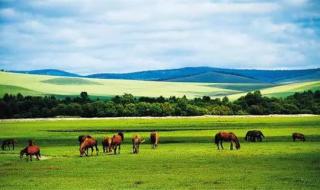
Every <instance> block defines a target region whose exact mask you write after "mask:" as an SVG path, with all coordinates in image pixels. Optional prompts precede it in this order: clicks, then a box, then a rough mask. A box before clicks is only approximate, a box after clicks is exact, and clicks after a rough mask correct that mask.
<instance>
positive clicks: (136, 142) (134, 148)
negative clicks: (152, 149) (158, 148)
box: [132, 135, 145, 154]
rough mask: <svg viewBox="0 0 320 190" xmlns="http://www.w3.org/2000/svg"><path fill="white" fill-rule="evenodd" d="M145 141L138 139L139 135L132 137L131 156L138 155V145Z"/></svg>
mask: <svg viewBox="0 0 320 190" xmlns="http://www.w3.org/2000/svg"><path fill="white" fill-rule="evenodd" d="M144 141H145V140H144V139H142V138H141V137H140V135H134V136H133V137H132V152H133V154H138V153H139V147H140V144H141V143H143V142H144Z"/></svg>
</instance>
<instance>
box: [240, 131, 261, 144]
mask: <svg viewBox="0 0 320 190" xmlns="http://www.w3.org/2000/svg"><path fill="white" fill-rule="evenodd" d="M262 138H265V137H264V135H263V133H262V132H261V131H259V130H252V131H248V132H247V134H246V137H245V138H244V139H245V140H246V141H251V142H256V141H260V142H261V141H262Z"/></svg>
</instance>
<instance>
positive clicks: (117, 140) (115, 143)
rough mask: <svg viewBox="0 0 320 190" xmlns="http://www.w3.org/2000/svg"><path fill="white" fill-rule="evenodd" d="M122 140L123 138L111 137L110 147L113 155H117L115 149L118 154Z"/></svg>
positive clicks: (118, 136)
mask: <svg viewBox="0 0 320 190" xmlns="http://www.w3.org/2000/svg"><path fill="white" fill-rule="evenodd" d="M122 139H123V138H122V137H121V136H120V135H113V137H112V141H111V146H112V149H113V151H114V154H117V148H118V150H119V151H118V153H119V154H120V149H121V143H122Z"/></svg>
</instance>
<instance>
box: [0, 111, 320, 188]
mask: <svg viewBox="0 0 320 190" xmlns="http://www.w3.org/2000/svg"><path fill="white" fill-rule="evenodd" d="M250 129H260V130H262V131H263V132H264V134H265V136H266V139H265V141H264V142H261V143H260V142H259V143H248V142H244V141H243V137H244V135H245V133H246V131H247V130H250ZM118 130H123V131H125V142H124V144H123V146H122V149H121V154H120V155H116V156H115V155H112V154H103V153H101V152H102V148H101V146H100V147H99V148H100V154H99V156H90V157H83V158H80V157H79V150H78V142H77V136H78V135H81V134H91V135H93V136H94V137H97V138H98V139H99V141H101V139H102V138H103V136H106V135H108V136H111V135H112V134H114V133H116V132H117V131H118ZM151 130H157V131H159V133H160V139H161V140H160V145H159V147H158V149H156V150H153V149H151V146H150V144H149V138H148V136H149V133H150V131H151ZM220 130H227V131H233V132H234V133H236V134H237V135H238V137H239V138H240V139H241V149H240V150H234V151H230V150H228V147H229V143H224V145H225V148H226V149H225V150H221V151H218V150H217V149H216V146H215V145H214V144H213V143H212V139H213V135H214V134H215V133H216V132H218V131H220ZM296 131H297V132H302V133H304V134H305V135H306V138H307V141H306V142H292V140H291V133H292V132H296ZM136 133H139V134H141V135H142V136H143V137H145V138H146V143H145V144H143V145H142V147H141V148H140V153H139V154H138V155H133V154H131V145H130V137H131V136H132V135H133V134H136ZM11 137H13V138H16V139H17V140H18V143H19V144H18V148H17V149H16V150H15V151H0V189H319V188H320V180H319V179H320V117H319V116H307V117H249V116H248V117H246V116H245V117H200V118H140V119H137V118H134V119H123V118H122V119H120V118H119V119H74V120H35V121H34V120H11V121H8V120H6V121H0V139H4V138H11ZM28 139H34V140H35V142H36V143H37V144H38V145H40V146H41V152H42V155H43V160H41V161H33V162H27V161H25V160H20V159H19V157H18V153H19V150H20V149H21V148H22V147H24V146H25V145H26V141H27V140H28Z"/></svg>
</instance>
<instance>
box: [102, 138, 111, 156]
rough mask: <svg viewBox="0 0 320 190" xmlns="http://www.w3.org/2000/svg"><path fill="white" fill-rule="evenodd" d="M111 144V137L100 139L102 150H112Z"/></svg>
mask: <svg viewBox="0 0 320 190" xmlns="http://www.w3.org/2000/svg"><path fill="white" fill-rule="evenodd" d="M111 144H112V138H110V137H105V138H103V140H102V147H103V152H111V151H112V150H111V149H112V147H111Z"/></svg>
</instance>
